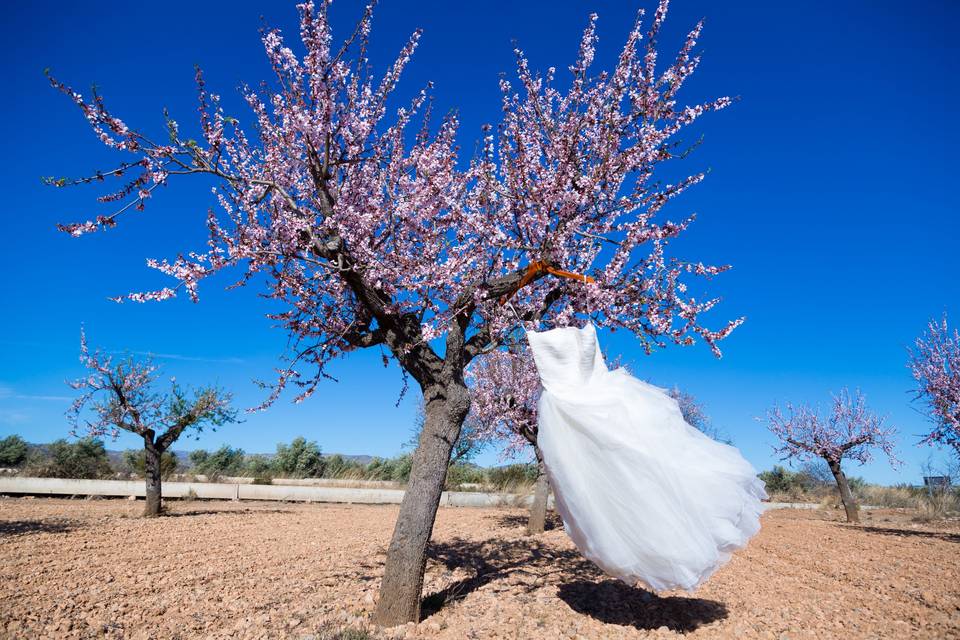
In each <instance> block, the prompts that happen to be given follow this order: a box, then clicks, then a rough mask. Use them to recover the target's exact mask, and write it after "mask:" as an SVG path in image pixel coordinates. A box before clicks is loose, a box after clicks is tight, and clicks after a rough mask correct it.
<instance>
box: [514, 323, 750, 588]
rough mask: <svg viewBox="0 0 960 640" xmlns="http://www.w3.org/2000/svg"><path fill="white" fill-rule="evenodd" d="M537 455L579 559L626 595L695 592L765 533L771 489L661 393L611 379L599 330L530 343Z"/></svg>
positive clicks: (550, 335)
mask: <svg viewBox="0 0 960 640" xmlns="http://www.w3.org/2000/svg"><path fill="white" fill-rule="evenodd" d="M527 336H528V339H529V341H530V346H531V348H532V350H533V356H534V360H535V362H536V364H537V370H538V371H539V374H540V379H541V381H542V383H543V387H544V390H543V394H542V395H541V397H540V403H539V407H538V410H539V433H538V436H537V440H538V445H539V447H540V449H541V451H542V452H543V460H544V463H545V465H546V468H547V474H548V476H549V478H550V482H551V484H552V486H553V491H554V497H555V499H556V505H557V510H558V511H559V512H560V515H561V517H562V518H563V524H564V528H565V529H566V530H567V534H568V535H569V536H570V538H571V539H572V540H573V542H574V543H575V544H576V545H577V548H578V549H579V550H580V552H581V553H582V554H583V555H584V556H585V557H587V558H589V559H590V560H592V561H593V562H594V563H596V564H597V565H598V566H599V567H600V568H601V569H603V570H604V571H605V572H607V573H608V574H610V575H611V576H614V577H616V578H619V579H620V580H622V581H624V582H626V583H627V584H629V585H635V584H637V583H638V582H639V583H643V584H645V585H647V586H649V587H650V588H652V589H654V590H658V591H660V590H668V589H675V588H680V589H685V590H688V591H690V590H693V589H695V588H696V587H698V586H699V585H700V584H701V583H703V582H704V581H705V580H706V579H707V578H708V577H709V576H710V575H711V574H712V573H713V572H714V571H716V570H717V569H718V568H719V567H720V566H721V565H722V564H724V563H725V562H726V561H727V560H729V558H730V554H731V552H732V551H734V550H736V549H739V548H741V547H743V546H744V545H745V544H746V543H747V540H749V538H750V537H751V536H753V535H754V534H755V533H757V531H759V530H760V513H761V511H762V507H761V503H760V501H761V500H762V499H764V498H766V497H767V494H766V492H765V491H764V488H763V482H761V481H760V480H759V479H757V477H756V471H755V470H754V469H753V467H752V466H751V465H750V463H749V462H747V461H746V460H745V459H744V458H743V456H741V455H740V452H739V451H738V450H737V449H736V448H734V447H732V446H729V445H726V444H722V443H720V442H716V441H715V440H712V439H711V438H709V437H707V436H706V435H704V434H703V433H701V432H700V431H698V430H696V429H694V428H693V427H691V426H690V425H688V424H687V423H686V422H685V421H684V419H683V417H682V415H681V413H680V407H679V405H678V404H677V402H676V400H674V399H673V398H671V397H670V396H669V395H668V394H667V393H665V392H664V390H663V389H660V388H658V387H654V386H652V385H650V384H647V383H645V382H642V381H640V380H638V379H636V378H634V377H633V376H631V375H630V374H629V373H627V371H626V370H625V369H623V368H620V369H616V370H614V371H609V370H608V369H607V367H606V364H605V363H604V361H603V356H602V355H601V353H600V346H599V344H598V343H597V335H596V331H595V330H594V328H593V325H587V326H586V327H584V328H583V329H576V328H563V329H553V330H551V331H546V332H542V333H535V332H529V333H528V334H527Z"/></svg>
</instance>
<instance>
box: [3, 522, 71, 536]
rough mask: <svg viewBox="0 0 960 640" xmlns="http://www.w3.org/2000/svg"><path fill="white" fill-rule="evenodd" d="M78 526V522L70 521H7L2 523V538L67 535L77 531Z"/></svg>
mask: <svg viewBox="0 0 960 640" xmlns="http://www.w3.org/2000/svg"><path fill="white" fill-rule="evenodd" d="M77 526H78V524H77V523H76V522H70V521H60V522H50V521H44V520H5V521H0V538H3V537H7V536H23V535H28V534H31V533H66V532H67V531H72V530H73V529H76V528H77Z"/></svg>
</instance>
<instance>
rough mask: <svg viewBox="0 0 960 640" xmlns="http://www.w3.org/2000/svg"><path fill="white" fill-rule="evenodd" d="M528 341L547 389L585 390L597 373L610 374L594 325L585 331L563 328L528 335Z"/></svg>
mask: <svg viewBox="0 0 960 640" xmlns="http://www.w3.org/2000/svg"><path fill="white" fill-rule="evenodd" d="M527 340H528V341H529V342H530V348H531V350H532V351H533V359H534V361H535V362H536V363H537V371H538V372H539V373H540V381H541V382H542V383H543V386H544V388H545V389H548V390H558V389H561V388H563V387H579V386H583V385H585V384H587V383H589V382H590V380H591V378H593V377H594V376H596V375H597V374H598V373H605V372H606V371H607V365H606V363H605V362H604V361H603V354H601V353H600V344H599V343H598V342H597V331H596V329H594V327H593V325H592V324H587V325H586V326H585V327H583V328H582V329H577V328H576V327H563V328H560V329H551V330H550V331H543V332H536V331H528V332H527Z"/></svg>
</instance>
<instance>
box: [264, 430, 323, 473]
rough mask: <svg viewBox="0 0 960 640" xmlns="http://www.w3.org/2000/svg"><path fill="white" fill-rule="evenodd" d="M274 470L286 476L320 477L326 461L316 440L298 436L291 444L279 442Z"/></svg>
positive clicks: (274, 459)
mask: <svg viewBox="0 0 960 640" xmlns="http://www.w3.org/2000/svg"><path fill="white" fill-rule="evenodd" d="M273 468H274V472H275V473H276V474H277V475H279V476H282V477H285V478H320V477H322V476H323V468H324V461H323V455H322V454H321V452H320V447H319V446H318V445H317V443H316V442H313V441H311V442H307V440H306V439H305V438H303V437H297V438H295V439H294V440H293V442H291V443H290V444H289V445H285V444H278V445H277V455H276V456H274V458H273Z"/></svg>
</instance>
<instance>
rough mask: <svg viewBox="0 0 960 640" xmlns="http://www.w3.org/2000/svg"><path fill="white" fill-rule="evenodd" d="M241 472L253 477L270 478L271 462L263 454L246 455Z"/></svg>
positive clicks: (271, 474) (271, 475)
mask: <svg viewBox="0 0 960 640" xmlns="http://www.w3.org/2000/svg"><path fill="white" fill-rule="evenodd" d="M243 474H244V475H246V476H253V477H255V478H272V477H273V476H274V468H273V462H272V461H271V460H270V458H269V457H268V456H265V455H252V456H246V457H245V458H244V461H243ZM268 484H269V482H268Z"/></svg>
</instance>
